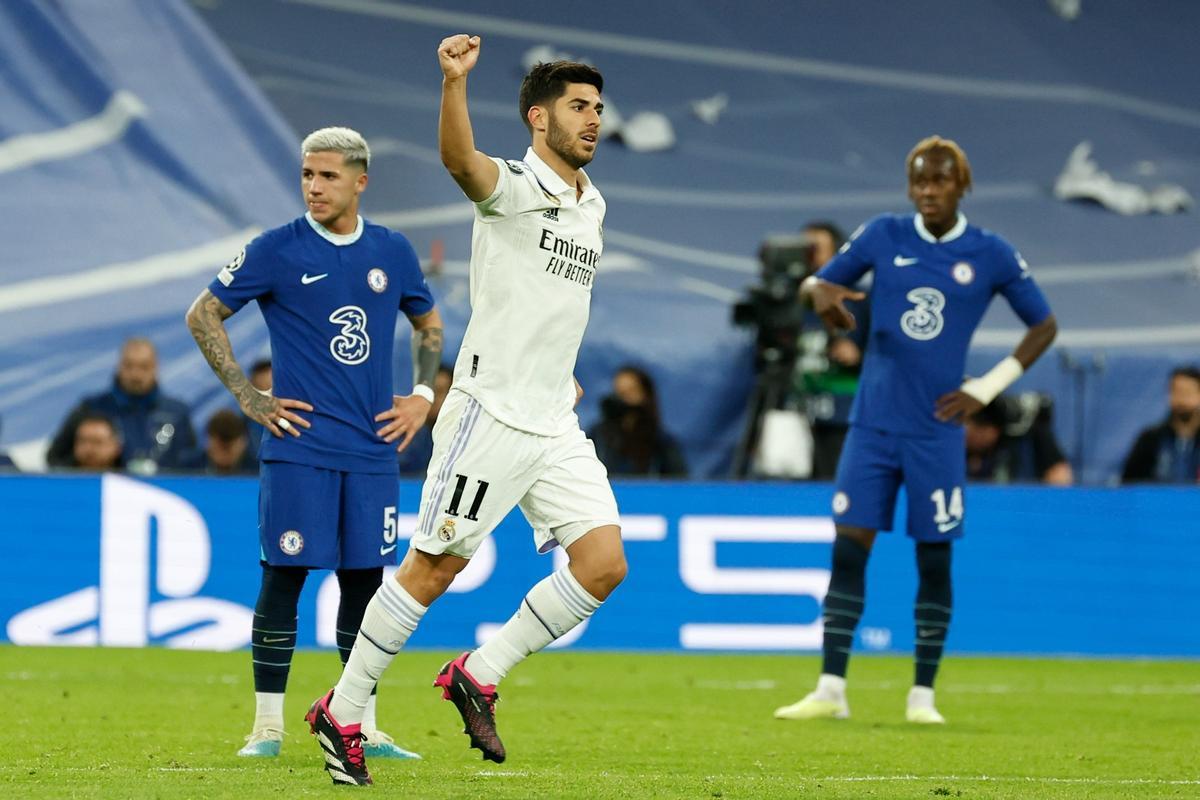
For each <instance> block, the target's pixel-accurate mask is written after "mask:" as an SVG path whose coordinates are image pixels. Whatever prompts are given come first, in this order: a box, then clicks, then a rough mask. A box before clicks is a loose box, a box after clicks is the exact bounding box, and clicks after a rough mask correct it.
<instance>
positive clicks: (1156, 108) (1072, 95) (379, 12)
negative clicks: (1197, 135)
mask: <svg viewBox="0 0 1200 800" xmlns="http://www.w3.org/2000/svg"><path fill="white" fill-rule="evenodd" d="M292 2H294V3H299V4H302V5H308V6H314V7H317V8H328V9H334V10H337V11H344V12H348V13H356V14H363V15H367V16H374V17H383V18H388V19H396V20H404V21H406V22H412V23H417V24H423V25H429V26H434V27H437V28H439V29H443V30H449V29H453V30H467V29H470V30H472V31H474V32H475V33H488V34H496V35H499V36H507V37H509V38H512V39H517V40H519V41H532V42H539V43H540V42H547V41H549V42H554V43H555V45H556V46H558V47H567V46H574V47H577V48H587V49H591V50H607V51H609V52H614V53H624V54H626V55H631V56H636V57H641V58H658V59H663V60H666V61H677V62H683V63H688V64H707V65H710V66H716V67H728V68H731V69H740V70H750V71H754V72H767V73H772V74H776V75H795V76H798V77H804V78H815V79H818V80H824V81H829V82H832V83H852V84H859V85H865V86H878V87H883V88H889V89H905V90H910V91H922V92H930V93H933V94H945V95H951V96H965V97H980V98H995V99H1005V100H1032V101H1038V102H1045V103H1072V104H1078V105H1091V106H1098V107H1101V108H1111V109H1115V110H1118V111H1124V112H1126V113H1130V114H1135V115H1138V116H1142V117H1147V118H1149V119H1157V120H1162V121H1165V122H1174V123H1178V124H1180V125H1187V126H1189V127H1193V128H1200V111H1196V110H1194V109H1191V108H1186V107H1182V106H1174V105H1170V104H1168V103H1157V102H1153V101H1149V100H1143V99H1142V98H1140V97H1136V96H1134V95H1127V94H1121V93H1120V92H1111V91H1107V90H1104V89H1097V88H1095V87H1091V86H1080V85H1071V84H1053V83H1043V84H1031V83H1030V82H1028V81H1010V80H998V79H992V78H967V77H961V76H958V75H937V74H931V73H921V72H914V71H911V70H896V69H883V68H879V67H864V66H860V65H858V64H846V63H838V62H835V61H823V60H819V59H812V58H795V57H792V56H780V55H772V54H769V53H763V52H754V51H748V50H735V49H733V48H727V47H711V46H707V45H696V44H688V43H684V42H673V41H670V40H667V39H653V38H650V37H646V36H627V35H623V34H616V33H601V32H596V31H591V30H584V29H581V28H571V27H566V26H560V25H542V24H539V23H536V22H530V21H528V20H517V19H505V18H502V17H493V16H487V15H484V14H468V13H465V12H462V11H457V10H445V11H443V10H441V9H435V8H428V7H423V6H416V5H411V4H409V3H394V2H387V3H384V2H380V0H292Z"/></svg>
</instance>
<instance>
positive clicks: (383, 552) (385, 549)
mask: <svg viewBox="0 0 1200 800" xmlns="http://www.w3.org/2000/svg"><path fill="white" fill-rule="evenodd" d="M395 549H396V545H394V544H393V545H391V546H389V547H381V548H379V555H381V556H386V555H387V554H388V553H390V552H392V551H393V550H395Z"/></svg>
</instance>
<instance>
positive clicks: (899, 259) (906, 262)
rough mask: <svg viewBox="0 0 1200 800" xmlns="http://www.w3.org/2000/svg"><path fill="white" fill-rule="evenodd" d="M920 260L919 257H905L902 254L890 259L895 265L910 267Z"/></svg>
mask: <svg viewBox="0 0 1200 800" xmlns="http://www.w3.org/2000/svg"><path fill="white" fill-rule="evenodd" d="M920 260H921V259H919V258H905V257H904V256H896V257H895V258H893V259H892V263H893V264H895V265H896V266H897V267H911V266H912V265H913V264H915V263H917V262H918V261H920Z"/></svg>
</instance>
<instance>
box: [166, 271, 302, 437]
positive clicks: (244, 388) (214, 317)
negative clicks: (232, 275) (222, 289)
mask: <svg viewBox="0 0 1200 800" xmlns="http://www.w3.org/2000/svg"><path fill="white" fill-rule="evenodd" d="M231 316H233V311H231V310H230V309H229V306H227V305H225V304H224V303H222V302H221V301H220V300H219V299H218V298H217V296H216V295H214V294H213V293H212V292H211V291H209V290H208V289H205V290H204V291H202V292H201V293H200V296H199V297H197V298H196V300H195V301H194V302H193V303H192V307H191V308H189V309H188V312H187V326H188V330H190V331H191V332H192V338H193V339H195V340H196V344H197V345H199V347H200V352H201V353H202V354H203V355H204V359H205V361H207V362H208V365H209V366H210V367H212V371H213V372H215V373H216V375H217V377H218V378H220V380H221V383H223V384H225V388H227V389H228V390H229V392H230V394H232V395H233V396H234V398H236V399H237V401H238V405H239V406H240V407H241V409H242V412H243V413H245V414H246V416H248V417H250V418H251V419H253V420H254V421H255V422H257V423H259V424H260V425H262V426H263V427H265V428H266V429H267V430H269V431H270V432H271V433H272V434H274V435H275V436H280V437H282V436H283V431H285V430H286V431H287V432H288V433H290V434H292V435H293V436H299V435H300V431H299V430H297V428H296V426H297V425H299V426H301V427H304V428H309V427H311V425H310V424H309V422H308V420H306V419H304V418H303V417H301V416H299V415H298V414H296V413H295V412H294V411H292V410H291V409H300V410H302V411H312V410H313V408H312V406H310V405H309V404H308V403H306V402H304V401H303V400H289V399H286V398H278V397H273V396H271V395H270V394H263V393H262V392H260V391H258V390H257V389H255V388H254V385H253V384H252V383H250V379H249V378H247V377H246V373H245V371H244V370H243V369H242V367H241V365H239V364H238V362H237V359H235V358H234V357H233V346H232V345H231V344H230V343H229V334H228V332H227V331H226V330H225V320H227V319H229V318H230V317H231ZM280 420H288V422H285V423H282V424H280Z"/></svg>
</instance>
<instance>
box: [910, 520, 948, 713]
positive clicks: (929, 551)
mask: <svg viewBox="0 0 1200 800" xmlns="http://www.w3.org/2000/svg"><path fill="white" fill-rule="evenodd" d="M917 573H918V574H919V575H920V583H919V584H918V585H917V601H916V604H915V605H914V606H913V619H914V621H915V622H916V627H917V640H916V641H917V646H916V652H915V659H916V674H915V677H914V679H913V684H914V685H915V686H928V687H929V688H931V689H932V688H933V680H934V678H936V677H937V671H938V665H939V664H941V661H942V649H943V648H944V647H945V645H946V632H947V630H948V629H949V628H950V614H951V612H952V610H953V608H954V595H953V593H952V591H951V585H950V542H937V543H926V542H918V543H917Z"/></svg>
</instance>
